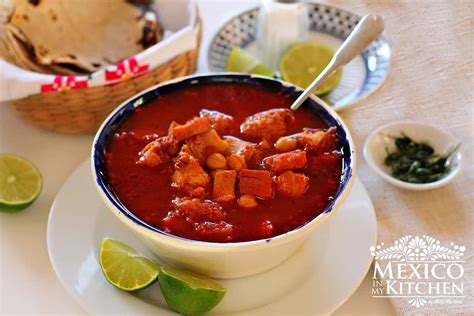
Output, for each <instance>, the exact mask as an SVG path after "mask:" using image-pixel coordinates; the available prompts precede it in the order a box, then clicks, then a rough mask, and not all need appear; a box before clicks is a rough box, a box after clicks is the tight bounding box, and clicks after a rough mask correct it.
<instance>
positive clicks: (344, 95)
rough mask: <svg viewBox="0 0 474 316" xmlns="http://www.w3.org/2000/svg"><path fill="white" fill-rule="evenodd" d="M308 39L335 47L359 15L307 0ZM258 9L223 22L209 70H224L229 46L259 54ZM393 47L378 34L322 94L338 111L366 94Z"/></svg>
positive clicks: (385, 69)
mask: <svg viewBox="0 0 474 316" xmlns="http://www.w3.org/2000/svg"><path fill="white" fill-rule="evenodd" d="M307 5H308V15H309V22H310V23H309V26H310V35H309V39H310V40H315V41H318V42H320V43H323V44H325V45H327V46H329V47H331V48H333V49H334V50H335V49H337V48H338V47H339V46H340V45H341V43H342V42H343V41H344V39H345V38H346V37H347V36H348V35H349V34H350V33H351V31H352V29H353V28H354V27H355V26H356V25H357V23H358V22H359V19H360V16H358V15H356V14H354V13H351V12H348V11H345V10H342V9H339V8H335V7H332V6H328V5H322V4H317V3H307ZM258 14H259V9H258V8H255V9H251V10H248V11H245V12H243V13H241V14H239V15H237V16H236V17H234V18H232V19H230V20H229V21H228V22H227V23H225V24H224V25H223V26H222V27H221V29H220V30H219V31H218V32H217V34H216V35H215V36H214V38H213V39H212V41H211V43H210V45H209V49H208V66H209V70H210V71H225V68H226V67H225V66H226V62H227V58H228V55H229V52H230V50H231V49H232V48H233V47H235V46H239V47H242V48H244V49H245V50H247V51H248V52H250V53H251V54H253V55H255V56H258V54H257V49H256V43H255V35H256V31H257V19H258ZM391 58H392V49H391V47H390V44H389V42H388V41H387V39H386V38H385V37H384V36H380V37H379V38H377V39H376V40H375V41H374V42H373V43H372V44H371V45H370V46H369V47H368V48H367V49H366V50H365V51H364V52H363V53H362V54H361V55H360V56H359V57H357V58H355V59H354V60H352V61H351V62H350V63H348V64H347V65H346V66H344V69H343V74H342V77H341V81H340V83H339V85H338V86H337V87H336V88H335V89H334V90H333V91H331V92H330V93H329V94H327V95H326V96H324V97H323V98H322V99H323V100H324V101H326V103H328V104H330V105H332V106H334V109H335V110H337V111H339V110H342V109H346V108H348V107H349V106H351V105H354V104H355V103H356V102H358V101H360V100H362V99H364V98H366V97H367V96H369V95H370V94H372V93H373V92H375V91H376V90H377V88H379V87H380V86H381V85H382V83H383V82H384V80H385V79H386V78H387V76H388V74H389V72H390V63H391Z"/></svg>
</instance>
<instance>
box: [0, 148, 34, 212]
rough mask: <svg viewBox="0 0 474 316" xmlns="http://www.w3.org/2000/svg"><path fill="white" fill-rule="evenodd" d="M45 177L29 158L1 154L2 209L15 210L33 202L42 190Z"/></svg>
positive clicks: (0, 185) (0, 194)
mask: <svg viewBox="0 0 474 316" xmlns="http://www.w3.org/2000/svg"><path fill="white" fill-rule="evenodd" d="M42 186H43V179H42V177H41V173H40V172H39V171H38V169H37V168H36V167H35V166H34V165H33V164H32V163H31V162H30V161H28V160H26V159H24V158H22V157H18V156H15V155H8V154H4V155H0V210H1V211H7V212H13V211H19V210H22V209H24V208H26V207H28V206H29V205H31V203H33V202H34V201H35V200H36V198H37V197H38V196H39V194H40V192H41V188H42Z"/></svg>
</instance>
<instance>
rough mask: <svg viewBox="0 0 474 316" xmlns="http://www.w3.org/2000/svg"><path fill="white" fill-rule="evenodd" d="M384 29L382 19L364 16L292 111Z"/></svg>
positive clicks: (293, 105) (292, 107) (295, 103)
mask: <svg viewBox="0 0 474 316" xmlns="http://www.w3.org/2000/svg"><path fill="white" fill-rule="evenodd" d="M383 29H384V23H383V19H382V17H380V16H378V15H375V14H369V15H366V16H364V17H363V18H362V19H361V20H360V21H359V23H357V26H356V27H355V28H354V30H353V31H352V32H351V34H349V36H348V37H347V38H346V40H345V41H344V43H342V45H341V46H340V47H339V48H338V49H337V51H336V53H334V56H333V57H332V59H331V61H330V62H329V64H328V65H327V66H326V68H324V70H323V71H322V72H321V73H320V74H319V76H318V77H316V79H315V80H314V81H313V82H312V83H311V84H310V85H309V86H308V87H307V88H306V89H305V90H304V92H303V93H302V94H301V95H300V96H299V97H298V99H296V101H295V102H294V103H293V104H292V105H291V109H292V110H296V109H298V108H299V107H300V106H301V104H302V103H303V102H304V101H305V100H306V99H307V98H308V96H309V95H310V94H311V93H313V91H314V90H316V89H317V88H318V87H319V86H320V85H321V84H322V83H323V82H324V81H325V80H326V79H327V78H328V77H329V76H330V75H332V74H333V72H334V71H335V70H336V69H337V68H339V67H341V66H344V65H345V64H347V63H348V62H349V61H351V60H352V59H353V58H355V57H356V56H357V55H359V54H360V53H362V51H363V50H364V49H365V48H367V46H369V44H370V43H372V41H373V40H375V39H376V38H377V37H378V36H379V35H380V34H381V33H382V32H383Z"/></svg>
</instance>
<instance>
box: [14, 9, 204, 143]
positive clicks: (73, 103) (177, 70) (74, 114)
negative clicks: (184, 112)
mask: <svg viewBox="0 0 474 316" xmlns="http://www.w3.org/2000/svg"><path fill="white" fill-rule="evenodd" d="M195 27H196V28H197V30H198V45H197V47H196V48H195V49H192V50H189V51H187V52H185V53H182V54H180V55H178V56H176V57H174V58H173V59H171V60H170V61H168V62H166V63H165V64H162V65H161V66H159V67H157V68H155V69H153V70H150V71H148V72H146V73H144V74H143V75H140V76H137V77H134V78H132V79H130V80H128V81H122V82H119V83H116V84H111V85H105V86H99V87H90V88H83V89H76V90H67V91H60V92H53V93H45V94H41V95H35V96H29V97H27V98H23V99H19V100H14V101H11V102H10V104H11V105H12V107H13V109H14V110H15V111H16V112H18V113H20V115H21V116H22V117H23V118H25V119H26V120H27V121H29V122H31V123H32V124H33V125H36V126H39V127H43V128H46V129H49V130H52V131H55V132H60V133H68V134H79V133H93V132H95V131H96V130H97V128H98V127H99V125H100V124H101V123H102V121H103V120H104V118H105V117H106V116H107V115H108V114H109V113H110V112H111V111H112V110H113V109H114V108H115V107H116V106H118V105H119V104H120V103H121V102H123V101H124V100H126V99H128V98H130V97H131V96H133V95H135V94H137V93H138V92H140V91H142V90H144V89H146V88H148V87H150V86H153V85H155V84H158V83H160V82H164V81H167V80H170V79H173V78H176V77H181V76H186V75H190V74H192V73H193V72H194V71H195V70H196V63H197V57H198V51H199V46H200V42H201V34H202V22H201V19H200V18H199V17H198V18H197V22H196V25H195Z"/></svg>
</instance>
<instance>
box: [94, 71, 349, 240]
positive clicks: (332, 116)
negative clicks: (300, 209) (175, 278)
mask: <svg viewBox="0 0 474 316" xmlns="http://www.w3.org/2000/svg"><path fill="white" fill-rule="evenodd" d="M233 82H238V83H248V84H256V85H257V84H258V85H261V86H264V87H265V88H269V89H274V90H276V91H283V92H285V93H288V94H289V95H291V96H292V97H294V98H295V99H296V97H297V96H298V95H299V94H300V93H301V92H302V90H301V89H300V88H298V87H296V86H293V85H291V84H289V83H286V82H283V81H280V80H276V79H271V78H268V77H263V76H255V75H247V74H236V73H221V74H211V75H197V76H189V77H183V78H178V79H175V80H171V81H167V82H165V83H162V84H160V85H157V86H154V87H151V88H149V89H147V90H145V91H143V92H141V93H140V94H138V95H136V96H134V97H132V98H130V99H129V100H127V101H125V102H124V103H122V104H121V105H120V106H118V107H117V108H116V109H115V110H114V111H113V112H112V113H111V114H110V115H109V116H108V117H107V118H106V119H105V121H104V123H103V124H102V126H101V127H100V128H99V130H98V132H97V134H96V135H95V138H94V141H93V144H92V161H91V164H92V175H93V177H94V181H95V182H96V184H97V185H98V187H99V190H100V191H101V193H102V194H104V195H105V196H106V197H107V199H108V200H109V201H110V202H111V203H112V204H113V205H114V206H115V207H116V208H117V209H118V210H119V211H120V212H121V213H122V214H124V215H125V216H126V217H127V218H128V219H129V220H131V221H133V222H134V223H135V224H137V225H139V226H142V227H145V228H147V229H149V230H151V231H153V232H156V233H159V234H162V235H166V236H168V237H172V238H177V239H180V240H185V241H190V242H197V243H202V244H207V245H245V244H250V243H257V242H270V241H271V240H274V239H278V238H281V237H283V236H286V235H290V234H292V233H293V232H295V231H298V230H300V229H301V228H303V227H306V226H308V225H309V224H310V223H313V222H314V221H316V220H318V219H320V218H321V215H324V214H328V213H330V212H331V211H332V209H333V207H334V205H335V204H336V203H338V202H339V200H340V199H341V198H342V197H343V193H344V194H346V193H347V192H346V191H347V190H349V189H350V186H351V185H352V182H353V179H354V170H355V163H356V162H355V151H354V144H353V141H352V138H351V137H350V135H349V134H348V133H347V132H346V131H347V127H346V126H345V125H344V123H343V122H342V121H341V120H340V119H339V118H338V116H337V114H336V113H335V112H334V110H332V109H330V108H329V106H328V105H326V104H323V103H322V102H321V103H318V102H316V100H317V98H309V99H307V101H305V103H304V106H309V107H310V108H311V109H312V111H314V113H316V114H317V115H319V116H320V117H321V118H322V119H323V120H324V121H325V122H326V123H327V124H328V125H329V126H331V127H332V126H335V127H336V128H337V135H338V138H339V140H340V141H341V145H342V146H341V147H342V158H343V159H342V160H343V175H342V177H341V184H340V186H339V189H338V191H337V193H336V195H335V196H334V199H332V200H331V201H330V202H329V204H328V206H327V207H326V209H325V210H324V211H323V212H322V213H321V214H319V215H318V216H316V217H315V218H314V219H313V220H311V221H310V222H308V223H306V224H304V225H302V226H299V227H297V228H295V229H293V230H291V231H289V232H287V233H284V234H281V235H278V236H275V237H272V238H267V239H259V240H254V241H245V242H233V243H232V242H231V243H215V242H205V241H198V240H192V239H188V238H184V237H179V236H175V235H172V234H168V233H166V232H163V231H161V230H159V229H158V228H156V227H153V226H151V225H149V224H147V223H145V222H144V221H142V220H140V219H139V218H138V217H136V216H135V215H134V214H133V213H132V212H131V211H130V210H128V209H127V208H126V207H125V206H124V205H123V204H122V203H121V202H120V200H119V198H118V197H117V196H116V195H115V193H114V192H113V190H112V188H111V187H110V185H109V184H108V181H107V174H106V166H105V151H106V148H107V146H108V143H109V140H110V138H111V137H112V135H113V134H114V133H115V131H116V130H117V128H118V127H119V126H120V125H121V124H122V123H123V122H124V121H125V120H126V119H127V117H128V115H129V114H131V113H132V112H133V111H134V110H135V109H136V108H137V107H140V106H145V105H146V104H147V103H149V102H150V101H152V100H154V99H155V98H156V97H157V96H159V95H161V94H164V93H167V92H169V91H173V90H175V89H180V88H182V87H186V86H189V85H196V84H207V83H233Z"/></svg>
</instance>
